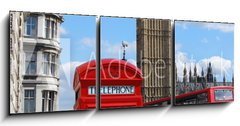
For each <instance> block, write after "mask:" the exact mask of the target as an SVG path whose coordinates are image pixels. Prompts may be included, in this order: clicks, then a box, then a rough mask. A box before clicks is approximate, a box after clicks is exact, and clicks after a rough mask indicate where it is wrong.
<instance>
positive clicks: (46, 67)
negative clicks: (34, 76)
mask: <svg viewBox="0 0 240 126" xmlns="http://www.w3.org/2000/svg"><path fill="white" fill-rule="evenodd" d="M49 56H50V55H49V53H44V54H43V74H46V75H48V74H49V61H50V57H49Z"/></svg>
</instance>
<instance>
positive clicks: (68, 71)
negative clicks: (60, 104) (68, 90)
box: [60, 61, 85, 85]
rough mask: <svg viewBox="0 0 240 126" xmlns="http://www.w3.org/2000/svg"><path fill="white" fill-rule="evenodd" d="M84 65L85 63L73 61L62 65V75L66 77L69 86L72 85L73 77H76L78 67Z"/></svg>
mask: <svg viewBox="0 0 240 126" xmlns="http://www.w3.org/2000/svg"><path fill="white" fill-rule="evenodd" d="M83 63H85V62H78V61H73V62H68V63H65V64H62V65H61V67H62V69H61V70H60V74H61V75H64V76H65V77H66V81H67V83H68V84H69V85H71V82H72V79H73V78H72V76H73V75H74V72H75V69H76V67H77V66H79V65H81V64H83Z"/></svg>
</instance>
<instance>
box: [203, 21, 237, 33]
mask: <svg viewBox="0 0 240 126" xmlns="http://www.w3.org/2000/svg"><path fill="white" fill-rule="evenodd" d="M202 26H203V27H204V28H207V29H208V30H220V31H222V32H233V31H234V24H224V23H202Z"/></svg>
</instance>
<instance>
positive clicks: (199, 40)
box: [175, 21, 234, 81]
mask: <svg viewBox="0 0 240 126" xmlns="http://www.w3.org/2000/svg"><path fill="white" fill-rule="evenodd" d="M175 42H176V43H175V54H176V59H175V61H176V63H177V67H178V74H179V75H182V66H183V64H184V62H186V63H187V67H190V65H189V64H191V66H192V69H193V67H194V65H195V64H197V66H198V67H199V68H198V69H199V71H201V68H202V67H203V68H204V70H205V69H206V68H205V67H206V63H208V62H212V64H213V65H214V68H213V70H214V73H215V74H216V77H217V80H218V81H222V76H223V75H224V73H225V74H226V77H227V80H228V81H231V78H232V73H233V61H234V55H233V54H234V52H233V51H234V50H233V49H234V25H233V24H226V23H225V24H224V23H207V22H187V21H176V22H175ZM188 69H189V68H188Z"/></svg>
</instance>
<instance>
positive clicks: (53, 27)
mask: <svg viewBox="0 0 240 126" xmlns="http://www.w3.org/2000/svg"><path fill="white" fill-rule="evenodd" d="M45 34H46V38H48V39H51V38H52V39H53V38H55V37H56V35H57V23H56V22H55V21H52V20H50V19H46V20H45Z"/></svg>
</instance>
